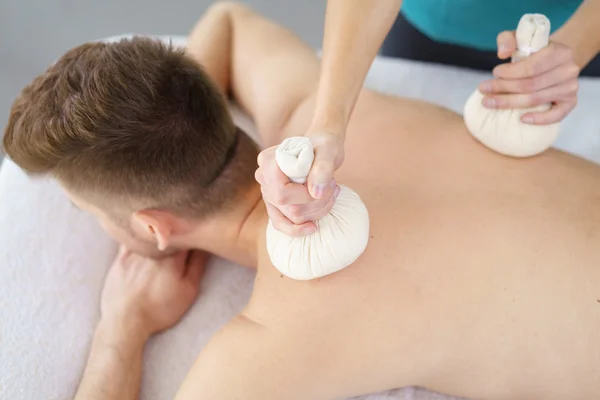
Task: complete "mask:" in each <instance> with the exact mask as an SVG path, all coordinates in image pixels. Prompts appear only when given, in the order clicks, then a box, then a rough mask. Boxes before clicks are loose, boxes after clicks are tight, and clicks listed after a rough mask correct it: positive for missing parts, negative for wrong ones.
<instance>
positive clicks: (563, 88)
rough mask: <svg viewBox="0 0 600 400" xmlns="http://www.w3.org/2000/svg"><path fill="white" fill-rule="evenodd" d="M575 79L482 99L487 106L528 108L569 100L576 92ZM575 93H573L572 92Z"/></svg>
mask: <svg viewBox="0 0 600 400" xmlns="http://www.w3.org/2000/svg"><path fill="white" fill-rule="evenodd" d="M576 85H577V81H575V82H574V83H572V82H567V83H563V84H560V85H555V86H552V87H549V88H546V89H543V90H539V91H537V92H533V93H520V94H500V95H494V96H490V97H486V98H484V99H483V101H482V104H483V105H484V107H487V108H492V109H493V108H500V109H504V108H528V107H534V106H538V105H540V104H547V103H561V102H565V101H571V100H572V99H573V98H574V97H575V96H576V93H577V88H576V87H575V86H576ZM574 93H575V94H574Z"/></svg>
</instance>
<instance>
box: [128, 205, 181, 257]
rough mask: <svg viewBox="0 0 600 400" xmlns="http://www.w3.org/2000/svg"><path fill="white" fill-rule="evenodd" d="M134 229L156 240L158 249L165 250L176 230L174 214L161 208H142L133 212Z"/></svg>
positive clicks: (145, 236)
mask: <svg viewBox="0 0 600 400" xmlns="http://www.w3.org/2000/svg"><path fill="white" fill-rule="evenodd" d="M132 220H133V229H134V230H135V231H136V232H137V233H138V234H139V235H141V236H142V237H144V238H145V239H148V240H152V239H154V240H156V245H157V247H158V250H160V251H164V250H165V249H166V248H167V247H169V244H170V242H171V238H172V236H173V230H174V222H175V221H174V218H173V216H172V215H171V214H170V213H168V212H166V211H161V210H141V211H136V212H135V213H133V216H132Z"/></svg>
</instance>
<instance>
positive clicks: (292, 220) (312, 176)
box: [255, 135, 344, 236]
mask: <svg viewBox="0 0 600 400" xmlns="http://www.w3.org/2000/svg"><path fill="white" fill-rule="evenodd" d="M310 138H311V141H312V143H313V148H314V150H315V161H314V162H313V166H312V168H311V170H310V173H309V175H308V180H307V183H306V185H301V184H297V183H293V182H291V181H290V180H289V179H288V177H287V176H285V174H284V173H283V172H281V170H280V169H279V166H278V165H277V161H276V159H275V150H276V149H277V146H274V147H271V148H268V149H266V150H264V151H262V152H261V153H260V154H259V156H258V166H259V167H258V169H257V170H256V174H255V177H256V180H257V181H258V183H260V185H261V191H262V195H263V199H264V201H265V204H266V206H267V212H268V214H269V218H271V222H272V223H273V227H274V228H275V229H277V230H279V231H281V232H283V233H286V234H288V235H290V236H306V235H310V234H312V233H314V232H315V231H316V229H317V228H316V225H315V223H314V222H313V221H316V220H318V219H320V218H322V217H324V216H325V215H327V214H328V213H329V211H330V210H331V208H332V207H333V204H334V203H335V199H336V198H337V195H338V194H339V192H340V187H339V186H337V184H336V182H335V179H333V172H334V171H335V170H336V169H337V168H338V167H339V166H340V165H341V163H342V161H343V157H344V156H343V141H342V140H341V139H336V138H335V137H333V136H325V135H314V136H310ZM308 188H312V190H311V192H309V190H308Z"/></svg>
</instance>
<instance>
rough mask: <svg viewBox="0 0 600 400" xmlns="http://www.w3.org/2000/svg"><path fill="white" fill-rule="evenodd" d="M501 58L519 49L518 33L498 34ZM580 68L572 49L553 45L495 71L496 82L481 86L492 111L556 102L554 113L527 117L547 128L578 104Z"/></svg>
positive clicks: (525, 117) (526, 119) (524, 120)
mask: <svg viewBox="0 0 600 400" xmlns="http://www.w3.org/2000/svg"><path fill="white" fill-rule="evenodd" d="M497 40H498V57H499V58H501V59H506V58H508V57H510V56H511V55H512V54H513V53H514V52H515V51H516V49H517V41H516V38H515V32H514V31H511V32H502V33H500V34H499V35H498V39H497ZM579 72H580V68H579V66H578V65H577V64H576V62H575V59H574V56H573V51H572V50H571V48H570V47H568V46H566V45H564V44H561V43H558V42H551V43H550V44H549V45H548V47H546V48H544V49H542V50H540V51H538V52H537V53H535V54H532V55H531V56H529V57H527V58H526V59H524V60H521V61H518V62H515V63H508V64H502V65H499V66H497V67H496V68H494V71H493V74H494V78H495V79H493V80H489V81H485V82H483V83H481V84H480V85H479V90H480V91H481V92H482V93H483V94H484V95H486V97H485V98H484V100H483V105H484V106H486V107H488V108H528V107H534V106H537V105H540V104H547V103H552V104H553V106H552V108H551V109H550V110H548V111H544V112H532V113H527V114H525V115H523V117H522V121H523V122H525V123H528V124H535V125H546V124H552V123H555V122H559V121H561V120H562V119H563V118H564V117H565V116H566V115H567V114H569V112H571V110H573V108H575V106H576V105H577V90H578V88H579V86H578V81H577V77H578V76H579Z"/></svg>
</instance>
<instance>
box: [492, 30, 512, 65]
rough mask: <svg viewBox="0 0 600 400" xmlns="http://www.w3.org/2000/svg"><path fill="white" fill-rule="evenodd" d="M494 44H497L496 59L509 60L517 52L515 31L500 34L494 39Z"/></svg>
mask: <svg viewBox="0 0 600 400" xmlns="http://www.w3.org/2000/svg"><path fill="white" fill-rule="evenodd" d="M496 42H497V44H498V58H499V59H501V60H505V59H507V58H509V57H510V56H512V54H513V53H514V52H515V51H516V50H517V38H516V36H515V31H504V32H500V34H498V36H497V37H496Z"/></svg>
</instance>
